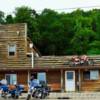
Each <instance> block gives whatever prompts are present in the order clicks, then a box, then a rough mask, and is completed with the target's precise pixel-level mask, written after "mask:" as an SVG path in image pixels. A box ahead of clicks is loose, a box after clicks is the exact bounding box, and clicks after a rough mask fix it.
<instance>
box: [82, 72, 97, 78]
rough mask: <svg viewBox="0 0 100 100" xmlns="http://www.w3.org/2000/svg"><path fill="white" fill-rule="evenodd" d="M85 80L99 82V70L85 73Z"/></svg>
mask: <svg viewBox="0 0 100 100" xmlns="http://www.w3.org/2000/svg"><path fill="white" fill-rule="evenodd" d="M83 78H84V80H98V79H99V70H90V71H85V72H83Z"/></svg>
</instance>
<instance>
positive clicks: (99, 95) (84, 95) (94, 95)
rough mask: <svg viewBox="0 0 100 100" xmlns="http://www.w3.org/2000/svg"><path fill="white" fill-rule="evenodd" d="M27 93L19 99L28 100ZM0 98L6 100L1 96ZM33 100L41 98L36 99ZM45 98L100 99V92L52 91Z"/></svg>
mask: <svg viewBox="0 0 100 100" xmlns="http://www.w3.org/2000/svg"><path fill="white" fill-rule="evenodd" d="M26 97H27V94H26V93H23V95H22V96H20V98H19V99H18V100H26ZM0 100H5V99H3V98H0ZM6 100H14V99H6ZM31 100H40V99H34V98H32V99H31ZM43 100H100V92H67V93H65V92H64V93H60V92H59V93H57V92H52V93H50V95H49V96H48V97H47V98H46V99H43Z"/></svg>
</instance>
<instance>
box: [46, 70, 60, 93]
mask: <svg viewBox="0 0 100 100" xmlns="http://www.w3.org/2000/svg"><path fill="white" fill-rule="evenodd" d="M60 77H61V73H60V71H48V72H47V83H48V85H49V86H50V87H51V89H52V90H53V91H59V90H61V78H60Z"/></svg>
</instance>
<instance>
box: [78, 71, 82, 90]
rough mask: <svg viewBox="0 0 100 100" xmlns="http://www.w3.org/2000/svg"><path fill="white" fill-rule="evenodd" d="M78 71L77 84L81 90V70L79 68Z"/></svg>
mask: <svg viewBox="0 0 100 100" xmlns="http://www.w3.org/2000/svg"><path fill="white" fill-rule="evenodd" d="M78 73H79V75H78V76H79V77H78V78H79V79H78V85H79V91H81V71H80V69H79V70H78Z"/></svg>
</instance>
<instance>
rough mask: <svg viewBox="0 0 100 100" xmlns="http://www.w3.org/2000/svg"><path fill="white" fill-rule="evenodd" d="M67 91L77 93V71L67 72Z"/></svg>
mask: <svg viewBox="0 0 100 100" xmlns="http://www.w3.org/2000/svg"><path fill="white" fill-rule="evenodd" d="M65 90H66V91H75V71H66V72H65Z"/></svg>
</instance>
